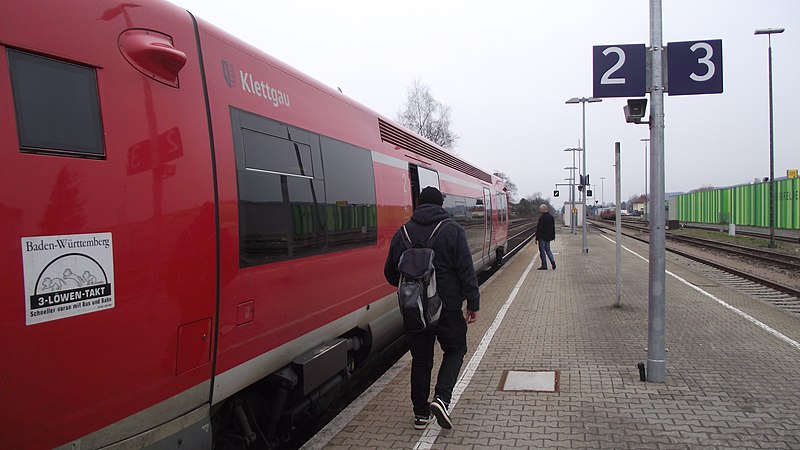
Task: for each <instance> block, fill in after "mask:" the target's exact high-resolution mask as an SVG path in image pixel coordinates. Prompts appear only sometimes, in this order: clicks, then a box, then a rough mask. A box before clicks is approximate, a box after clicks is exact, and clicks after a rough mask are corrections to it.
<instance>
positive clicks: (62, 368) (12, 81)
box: [0, 0, 507, 449]
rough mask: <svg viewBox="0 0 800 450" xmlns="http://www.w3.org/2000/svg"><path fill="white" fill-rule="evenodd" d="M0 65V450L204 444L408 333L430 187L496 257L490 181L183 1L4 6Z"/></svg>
mask: <svg viewBox="0 0 800 450" xmlns="http://www.w3.org/2000/svg"><path fill="white" fill-rule="evenodd" d="M0 51H2V52H3V53H4V55H3V57H2V58H0V123H2V124H3V127H2V131H0V167H3V172H4V176H3V177H2V181H0V183H2V185H1V186H2V192H3V196H2V200H0V212H1V213H2V215H0V217H2V219H0V235H2V240H0V264H2V267H3V271H1V272H0V286H3V287H4V288H5V293H6V295H4V296H3V307H4V310H5V313H4V314H3V315H2V316H0V321H1V323H0V346H2V347H0V351H2V354H3V355H4V358H5V360H4V361H5V362H4V364H3V371H2V375H0V377H2V387H1V388H0V408H1V409H0V424H2V429H3V431H2V433H0V447H2V448H52V447H58V446H65V448H69V447H70V446H80V448H83V449H85V448H98V447H103V446H107V445H113V444H117V445H123V446H128V447H130V448H137V447H146V446H148V445H157V444H159V443H163V442H168V441H169V440H170V439H179V438H180V439H184V442H185V443H186V444H187V445H191V446H196V447H197V448H202V447H210V445H211V442H212V438H213V439H216V436H212V434H217V433H218V432H219V431H220V430H221V429H223V428H224V427H226V423H227V422H226V420H227V419H226V418H227V417H228V416H233V415H234V414H233V413H232V412H231V411H233V408H235V407H236V406H231V404H232V403H233V402H231V399H233V398H237V397H241V396H243V393H245V392H251V391H258V392H260V393H265V392H267V391H268V390H269V389H271V386H273V384H272V383H268V382H265V380H270V379H272V378H275V379H280V381H281V382H280V383H277V384H280V385H281V386H285V385H286V384H287V383H288V384H289V385H290V386H289V388H288V389H287V393H286V397H287V398H288V399H289V400H294V401H297V398H295V397H296V396H299V397H298V398H300V399H302V397H303V396H305V395H307V394H308V393H310V392H312V391H315V390H319V389H323V388H324V387H325V386H326V383H328V382H329V380H330V379H332V378H333V377H334V376H335V375H336V376H338V374H339V372H343V371H351V370H352V369H353V365H354V361H355V360H356V359H357V360H358V361H360V360H361V359H362V358H363V357H365V355H367V354H369V353H374V352H376V351H377V350H379V349H380V348H381V347H382V346H384V345H385V344H386V343H387V342H388V341H389V340H391V339H393V338H394V336H396V335H398V334H399V333H400V329H399V328H398V324H399V321H397V320H396V319H397V311H396V300H395V298H394V294H393V289H392V287H391V286H389V285H388V284H387V283H386V282H385V280H384V279H383V272H382V269H383V261H384V258H385V255H386V250H387V246H388V242H389V240H390V239H391V236H392V234H393V233H394V232H395V230H396V229H397V227H399V225H400V224H402V223H403V222H405V221H406V220H408V218H409V217H410V215H411V212H412V211H413V207H414V204H415V199H416V195H417V194H418V192H419V190H420V187H421V186H424V185H426V184H438V185H439V186H440V188H441V190H442V191H443V192H444V193H445V194H446V195H447V197H448V200H447V202H446V205H445V206H446V207H447V208H448V210H449V211H450V212H451V214H452V215H453V216H454V218H456V220H458V221H459V222H460V223H462V225H464V226H465V228H466V229H467V232H468V235H469V236H470V245H471V247H472V248H473V258H474V261H475V265H476V268H477V269H478V270H482V269H484V268H486V267H488V266H489V265H492V264H495V263H496V262H498V257H499V256H502V252H503V249H504V246H505V242H506V238H507V214H506V206H505V202H506V199H505V194H504V189H503V185H502V182H501V181H500V180H499V179H498V178H497V177H494V176H492V175H489V174H486V173H485V172H482V171H480V170H479V169H476V168H474V167H472V166H470V165H469V164H468V163H465V162H463V161H460V160H458V159H457V158H455V157H453V156H451V155H449V154H448V153H446V152H444V151H443V150H441V149H439V148H438V147H435V146H433V145H431V144H430V143H428V142H427V141H424V140H422V139H420V138H418V137H416V136H414V135H412V134H411V133H409V132H407V131H406V130H404V129H402V128H400V127H397V126H396V125H394V124H392V123H391V122H390V121H389V120H387V119H385V118H382V117H380V116H379V115H377V114H375V113H374V112H372V111H370V110H369V109H367V108H365V107H363V106H361V105H359V104H357V103H355V102H353V101H351V100H349V99H347V98H346V97H344V96H342V95H341V94H339V93H338V92H336V91H334V90H332V89H329V88H327V87H325V86H323V85H321V84H319V83H318V82H316V81H314V80H313V79H311V78H309V77H307V76H305V75H303V74H301V73H299V72H297V71H296V70H294V69H292V68H290V67H288V66H286V65H284V64H282V63H281V62H279V61H276V60H274V59H273V58H271V57H269V56H268V55H266V54H264V53H262V52H261V51H259V50H257V49H255V48H252V47H250V46H248V45H247V44H245V43H243V42H240V41H238V40H236V39H235V38H233V37H231V36H229V35H227V34H226V33H224V32H222V31H221V30H218V29H216V28H214V27H213V26H210V25H209V24H207V23H205V22H203V21H202V20H198V19H195V18H194V17H192V16H191V14H189V13H187V12H186V11H184V10H182V9H180V8H177V7H174V6H173V5H171V4H169V3H165V2H159V1H155V0H148V1H143V2H139V3H137V4H130V3H116V2H113V1H99V0H95V1H86V0H80V1H78V0H67V1H59V2H44V1H32V2H28V3H25V4H24V5H22V4H20V5H16V4H12V3H10V2H6V3H3V4H0ZM356 355H358V356H356ZM339 364H341V365H342V367H339V366H338V365H339ZM276 374H277V375H276ZM270 377H272V378H270ZM287 380H288V381H287ZM255 386H258V389H256V388H255ZM268 388H269V389H268ZM265 395H266V394H265ZM270 395H271V394H270ZM248 398H249V397H248ZM248 401H249V400H248ZM287 405H288V403H287ZM286 408H287V409H291V408H289V407H288V406H286ZM212 419H213V420H214V426H213V427H212V426H210V424H211V422H212ZM278 419H280V420H285V419H281V418H280V417H278V416H276V418H275V423H274V424H273V425H274V426H282V424H283V423H284V422H279V421H278ZM230 420H233V419H230ZM238 425H239V428H241V425H242V424H238Z"/></svg>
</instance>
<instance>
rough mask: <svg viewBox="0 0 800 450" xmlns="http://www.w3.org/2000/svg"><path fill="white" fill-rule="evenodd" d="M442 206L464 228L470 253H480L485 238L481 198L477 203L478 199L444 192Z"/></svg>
mask: <svg viewBox="0 0 800 450" xmlns="http://www.w3.org/2000/svg"><path fill="white" fill-rule="evenodd" d="M442 206H443V207H444V209H445V211H447V212H448V214H450V217H452V218H453V220H455V221H456V223H458V224H459V225H461V226H462V227H463V228H464V231H465V232H466V234H467V243H468V244H469V249H470V253H472V254H473V256H475V255H480V254H481V252H482V251H483V240H484V238H485V234H484V233H485V232H484V228H483V227H484V223H483V200H482V199H481V204H480V205H479V204H478V199H474V198H469V197H462V196H460V195H452V194H445V197H444V204H443V205H442ZM476 257H479V256H476Z"/></svg>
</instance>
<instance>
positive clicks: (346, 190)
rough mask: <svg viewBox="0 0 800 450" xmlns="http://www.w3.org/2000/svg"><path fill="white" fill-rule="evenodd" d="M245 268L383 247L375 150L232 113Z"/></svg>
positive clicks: (235, 112) (243, 113)
mask: <svg viewBox="0 0 800 450" xmlns="http://www.w3.org/2000/svg"><path fill="white" fill-rule="evenodd" d="M231 121H232V124H233V131H234V149H235V153H236V169H237V182H238V187H239V235H240V266H241V267H250V266H255V265H260V264H267V263H271V262H276V261H281V260H286V259H292V258H300V257H304V256H311V255H315V254H319V253H324V252H331V251H338V250H345V249H348V248H353V247H359V246H364V245H374V244H375V243H376V242H377V206H376V194H375V181H374V175H373V169H372V156H371V153H370V152H369V151H367V150H364V149H362V148H358V147H355V146H353V145H350V144H346V143H344V142H340V141H337V140H334V139H331V138H328V137H326V136H319V135H317V134H315V133H311V132H308V131H306V130H301V129H299V128H295V127H291V126H288V125H285V124H281V123H279V122H276V121H273V120H270V119H267V118H264V117H260V116H256V115H254V114H250V113H247V112H245V111H240V110H238V109H235V108H231Z"/></svg>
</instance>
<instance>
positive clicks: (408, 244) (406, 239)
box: [402, 217, 453, 250]
mask: <svg viewBox="0 0 800 450" xmlns="http://www.w3.org/2000/svg"><path fill="white" fill-rule="evenodd" d="M452 221H453V219H450V218H449V217H448V218H447V219H442V220H440V221H439V223H437V224H436V227H435V228H434V229H433V231H432V232H431V235H430V237H428V241H427V242H426V245H425V248H432V247H433V243H434V242H436V238H437V237H439V231H441V230H442V228H444V225H447V224H448V223H450V222H452ZM402 236H403V245H404V246H405V247H406V250H408V249H410V248H412V247H413V246H414V242H413V241H412V240H411V237H410V236H409V235H408V230H407V229H406V226H405V225H403V233H402Z"/></svg>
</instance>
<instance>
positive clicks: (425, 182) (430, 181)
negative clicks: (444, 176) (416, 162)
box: [417, 167, 439, 192]
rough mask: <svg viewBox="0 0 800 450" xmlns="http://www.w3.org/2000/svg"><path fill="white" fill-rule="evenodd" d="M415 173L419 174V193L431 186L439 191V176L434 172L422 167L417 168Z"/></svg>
mask: <svg viewBox="0 0 800 450" xmlns="http://www.w3.org/2000/svg"><path fill="white" fill-rule="evenodd" d="M417 171H418V172H419V191H420V192H422V190H423V189H425V188H426V187H428V186H433V187H435V188H436V189H439V174H438V173H436V172H434V171H433V170H429V169H426V168H424V167H418V168H417Z"/></svg>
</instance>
